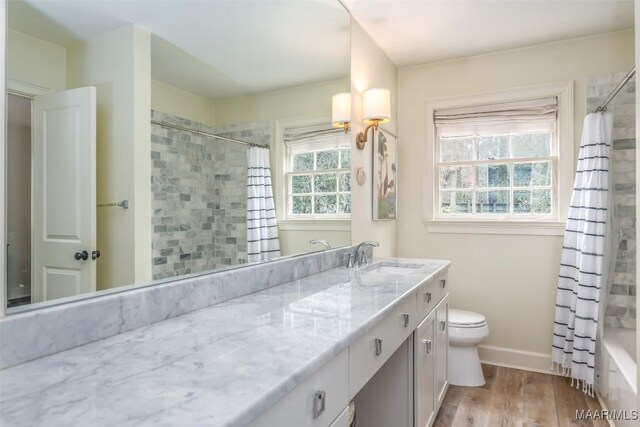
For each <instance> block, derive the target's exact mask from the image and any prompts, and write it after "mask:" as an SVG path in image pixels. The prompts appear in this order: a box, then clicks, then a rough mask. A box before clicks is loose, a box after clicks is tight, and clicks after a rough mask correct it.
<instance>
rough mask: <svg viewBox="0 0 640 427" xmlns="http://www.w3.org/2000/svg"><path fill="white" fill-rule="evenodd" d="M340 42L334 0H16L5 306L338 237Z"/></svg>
mask: <svg viewBox="0 0 640 427" xmlns="http://www.w3.org/2000/svg"><path fill="white" fill-rule="evenodd" d="M349 50H350V17H349V14H348V12H347V11H346V10H345V9H344V8H343V7H342V6H341V5H340V3H339V2H338V1H337V0H307V1H294V0H291V1H269V0H263V1H244V0H229V1H218V0H206V1H190V0H164V1H157V2H156V1H154V2H151V1H145V0H123V1H107V0H92V1H71V0H60V1H51V0H10V1H9V2H8V35H7V58H6V63H7V105H8V109H7V111H8V113H7V129H8V135H7V143H6V150H7V157H8V169H7V177H6V178H7V194H8V196H7V204H6V209H7V211H6V212H7V230H6V233H7V243H8V245H7V260H8V269H7V270H8V271H7V273H8V274H7V277H6V283H7V288H6V296H7V303H8V309H7V312H8V313H11V312H15V311H22V310H24V309H26V308H36V307H41V306H43V305H49V304H51V303H52V302H55V303H58V302H63V301H68V300H69V299H77V298H83V297H87V296H92V295H100V294H103V293H106V292H113V290H114V289H119V290H122V289H124V288H123V287H125V286H131V285H142V284H149V283H153V282H159V281H166V280H171V279H173V278H177V277H184V276H185V275H190V274H202V273H205V272H210V271H211V270H215V269H219V268H229V267H230V266H237V265H242V264H246V263H250V262H260V261H265V260H270V259H273V258H276V257H279V256H288V255H293V254H299V253H305V252H310V251H315V250H323V249H325V248H326V247H328V246H331V247H338V246H343V245H347V244H349V243H350V233H349V224H350V221H349V217H350V211H351V199H350V189H351V187H350V186H351V176H350V173H349V171H350V166H351V165H350V161H351V157H350V144H349V136H348V135H346V134H345V132H344V131H343V130H342V129H341V128H336V127H333V126H332V125H331V105H332V96H333V95H335V94H337V93H344V92H348V91H349V88H350V79H349V67H350V57H349ZM269 175H270V176H269ZM269 184H271V185H269ZM313 240H320V241H316V242H313V243H310V242H311V241H313Z"/></svg>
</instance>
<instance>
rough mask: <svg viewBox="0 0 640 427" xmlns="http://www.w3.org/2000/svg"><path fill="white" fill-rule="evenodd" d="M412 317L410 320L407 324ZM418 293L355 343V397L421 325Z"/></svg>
mask: <svg viewBox="0 0 640 427" xmlns="http://www.w3.org/2000/svg"><path fill="white" fill-rule="evenodd" d="M405 315H408V321H406V319H407V317H406V316H405ZM418 320H419V319H418V316H417V307H416V294H415V293H412V294H411V295H409V296H407V297H406V298H405V300H404V301H403V302H402V303H400V305H398V306H397V307H396V308H395V309H394V310H393V312H392V313H391V314H389V315H388V316H387V317H385V318H384V319H383V320H382V321H381V322H380V323H378V324H377V325H375V326H374V327H373V328H372V329H371V330H369V331H368V332H367V333H366V334H364V335H363V336H362V337H360V338H359V339H358V340H357V341H356V342H355V343H353V344H352V345H351V347H350V350H349V366H350V369H349V377H350V379H351V383H350V394H349V396H350V397H351V398H353V396H355V395H356V394H357V393H358V391H360V389H361V388H362V387H363V386H364V385H365V384H366V383H367V382H368V381H369V380H370V379H371V377H373V375H374V374H375V373H376V372H377V371H378V369H380V367H381V366H382V365H383V364H384V363H385V362H386V361H387V359H389V357H390V356H391V355H392V354H393V353H394V352H395V351H396V349H397V348H398V347H399V346H400V344H402V343H403V342H404V341H405V340H406V339H407V337H408V336H409V335H410V334H411V333H412V332H413V330H414V329H415V327H416V326H417V324H418Z"/></svg>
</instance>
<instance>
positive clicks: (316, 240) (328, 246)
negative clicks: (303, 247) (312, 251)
mask: <svg viewBox="0 0 640 427" xmlns="http://www.w3.org/2000/svg"><path fill="white" fill-rule="evenodd" d="M309 244H310V245H317V244H320V245H324V246H325V247H326V248H327V249H331V245H330V244H329V242H327V241H326V240H324V239H313V240H309Z"/></svg>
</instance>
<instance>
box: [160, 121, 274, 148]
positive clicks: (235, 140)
mask: <svg viewBox="0 0 640 427" xmlns="http://www.w3.org/2000/svg"><path fill="white" fill-rule="evenodd" d="M151 124H152V125H158V126H162V127H164V128H169V129H176V130H181V131H184V132H189V133H193V134H195V135H201V136H208V137H209V138H215V139H221V140H223V141H228V142H233V143H236V144H242V145H248V146H249V147H260V148H266V149H267V150H268V149H270V148H271V147H269V146H268V145H262V144H256V143H255V142H247V141H241V140H239V139H234V138H229V137H226V136H220V135H215V134H213V133H209V132H203V131H201V130H196V129H189V128H186V127H183V126H178V125H172V124H169V123H165V122H159V121H157V120H151Z"/></svg>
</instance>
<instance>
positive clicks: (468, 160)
mask: <svg viewBox="0 0 640 427" xmlns="http://www.w3.org/2000/svg"><path fill="white" fill-rule="evenodd" d="M554 141H555V137H554V133H553V132H536V133H515V132H514V133H508V134H504V133H491V132H486V133H484V134H482V135H473V136H464V137H439V138H438V147H439V151H440V161H439V162H438V164H437V170H438V181H439V188H438V189H439V203H438V209H439V212H438V213H439V215H440V216H442V217H444V216H448V215H449V216H456V215H457V216H478V217H480V216H496V215H499V216H501V217H507V216H508V217H513V218H517V217H525V216H528V217H531V216H540V217H547V216H549V215H551V214H552V213H553V212H554V209H555V208H556V203H555V201H554V199H555V196H556V194H555V193H556V192H555V186H554V185H553V182H554V176H555V174H554V172H553V171H554V169H555V163H556V156H554V155H553V154H554V153H553V151H554V150H553V146H554Z"/></svg>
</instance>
